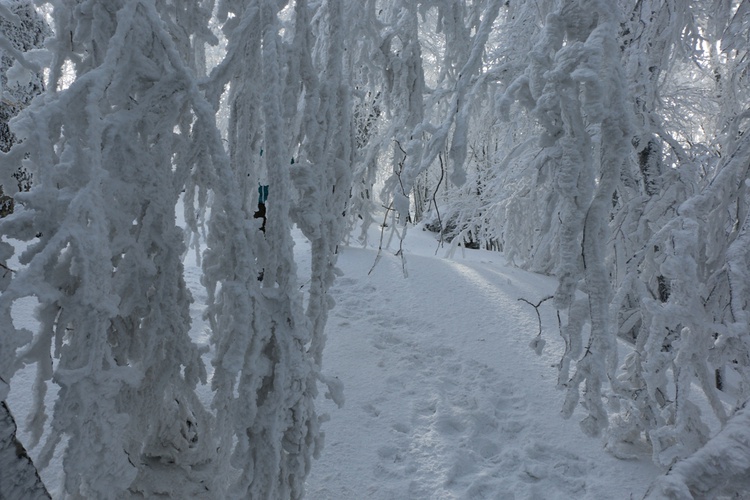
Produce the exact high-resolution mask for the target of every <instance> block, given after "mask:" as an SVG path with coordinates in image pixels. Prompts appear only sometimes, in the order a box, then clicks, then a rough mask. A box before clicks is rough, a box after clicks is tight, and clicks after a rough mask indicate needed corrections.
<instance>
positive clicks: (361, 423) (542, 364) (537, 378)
mask: <svg viewBox="0 0 750 500" xmlns="http://www.w3.org/2000/svg"><path fill="white" fill-rule="evenodd" d="M415 236H417V235H416V234H415ZM425 236H426V235H425ZM425 236H421V239H422V241H427V240H425V239H424V238H425ZM418 240H419V238H418ZM415 245H416V246H417V251H418V253H422V254H425V255H426V254H428V253H429V251H432V252H434V247H432V248H431V249H430V250H428V251H425V252H419V248H420V245H419V243H416V244H415ZM421 248H423V249H425V250H426V249H427V248H426V247H421ZM374 258H375V252H374V251H373V250H370V249H358V248H344V249H343V250H342V253H341V255H340V258H339V267H340V268H341V269H342V271H343V272H344V276H343V277H342V278H339V280H338V281H337V284H336V285H335V287H334V289H333V290H332V294H333V296H334V298H335V300H336V302H337V305H336V307H335V308H334V309H333V311H332V312H331V317H330V319H329V323H328V344H327V348H326V352H325V356H324V368H325V370H326V371H327V373H328V374H330V375H335V376H338V377H339V378H341V379H342V380H343V382H344V384H345V395H346V398H347V401H346V405H345V407H344V408H343V409H337V408H335V406H333V405H332V404H330V403H328V402H325V401H322V398H321V401H319V408H320V409H321V411H328V412H329V413H330V415H331V421H330V422H328V423H327V424H326V425H325V427H324V430H325V431H326V447H325V449H324V451H323V453H322V456H321V457H320V459H319V460H317V461H316V463H315V464H314V466H313V471H312V473H311V476H310V477H309V479H308V481H307V498H309V499H315V500H324V499H354V498H362V499H365V498H366V499H451V498H457V499H458V498H461V499H484V498H492V499H586V498H588V499H627V498H630V497H631V494H632V495H633V498H640V497H642V495H643V493H644V492H645V490H646V488H647V486H648V484H649V483H650V482H651V481H652V480H653V478H654V477H655V476H656V475H657V474H658V471H657V470H656V469H655V467H654V466H653V465H652V464H651V463H650V461H649V457H648V455H647V453H646V451H645V450H644V453H643V456H642V459H641V460H637V461H621V460H617V459H615V458H613V457H612V456H610V455H609V454H608V453H607V452H606V451H604V449H603V446H602V444H601V442H600V441H599V440H596V439H589V438H586V437H585V436H584V435H583V434H582V432H581V430H580V429H579V428H578V425H577V419H576V416H574V418H573V419H571V420H570V421H565V420H563V419H562V417H560V415H559V410H560V408H561V407H562V396H563V394H562V393H561V392H559V391H557V390H556V389H555V378H556V368H555V367H554V366H552V365H553V364H554V363H556V362H557V360H558V359H559V356H558V354H559V349H560V347H561V346H560V342H559V341H558V340H557V323H556V318H555V316H554V312H553V311H552V308H551V307H549V306H547V307H546V308H545V306H543V307H542V309H541V310H542V319H543V323H544V336H545V339H546V340H547V342H548V343H547V347H546V352H545V353H544V354H543V355H542V356H541V357H537V356H536V355H535V354H534V352H533V350H532V349H531V348H529V342H530V341H531V340H532V339H533V338H534V336H535V335H536V333H537V332H538V323H537V318H536V314H535V313H534V310H533V308H532V307H531V306H529V305H528V304H525V303H523V302H520V301H519V300H518V299H519V298H525V299H527V300H530V301H532V302H535V303H536V302H537V301H538V300H539V299H541V298H543V297H544V296H546V295H549V294H550V293H551V292H552V290H554V286H555V283H554V281H553V280H551V279H548V278H545V277H540V276H537V275H533V274H530V273H525V272H523V271H520V270H517V269H513V268H510V267H507V266H505V265H503V264H502V263H501V261H502V257H501V256H500V255H499V254H492V253H488V252H467V254H466V255H465V256H463V257H461V256H459V257H456V258H455V259H452V260H450V259H441V258H435V257H428V256H422V255H415V254H407V268H408V271H409V277H408V278H404V277H403V274H402V271H401V260H400V258H398V257H394V256H392V254H388V253H384V257H383V259H382V260H381V261H380V263H379V264H378V266H377V267H376V268H375V270H374V271H373V272H372V274H371V275H369V276H368V275H367V271H368V270H369V269H370V267H371V266H372V262H373V260H374ZM471 259H484V262H482V261H479V260H471ZM492 261H494V262H492ZM551 352H553V353H552V354H551Z"/></svg>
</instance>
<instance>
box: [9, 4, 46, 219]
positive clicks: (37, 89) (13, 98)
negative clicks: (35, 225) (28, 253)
mask: <svg viewBox="0 0 750 500" xmlns="http://www.w3.org/2000/svg"><path fill="white" fill-rule="evenodd" d="M0 9H2V11H0V97H1V98H0V151H3V152H7V151H8V150H9V149H10V147H11V146H12V145H13V142H14V141H15V138H14V137H13V134H12V132H11V131H10V128H9V126H8V122H9V121H10V119H11V118H13V117H14V116H15V115H17V114H18V112H19V111H20V110H21V109H23V108H24V107H26V106H27V105H28V104H29V102H31V99H33V98H34V97H35V96H37V95H39V94H40V93H41V92H42V91H43V90H44V82H43V78H42V74H41V65H39V64H38V63H37V62H35V61H34V60H33V57H31V54H29V52H30V51H34V50H35V49H40V48H41V47H42V44H43V42H44V39H45V38H46V37H47V36H49V35H50V30H49V26H48V25H47V23H46V22H45V21H44V19H43V18H42V16H41V15H40V14H39V13H38V12H37V11H36V9H35V8H34V4H33V3H32V2H31V0H13V1H12V2H10V3H8V4H7V5H3V6H0ZM15 179H16V182H15V183H16V184H17V185H18V189H19V190H21V191H28V190H29V187H30V186H31V178H30V175H29V173H28V172H27V171H26V170H24V169H23V168H19V170H18V171H17V172H16V174H15ZM12 211H13V198H12V197H11V196H8V195H7V194H3V192H2V188H0V216H2V215H6V214H8V213H10V212H12Z"/></svg>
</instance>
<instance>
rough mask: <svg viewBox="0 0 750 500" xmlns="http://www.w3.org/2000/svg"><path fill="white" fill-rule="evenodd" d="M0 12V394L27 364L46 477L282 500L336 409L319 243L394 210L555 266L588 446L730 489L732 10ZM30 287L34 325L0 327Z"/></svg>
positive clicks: (218, 1)
mask: <svg viewBox="0 0 750 500" xmlns="http://www.w3.org/2000/svg"><path fill="white" fill-rule="evenodd" d="M0 20H2V23H1V24H0V26H1V27H2V33H0V50H2V52H3V59H2V67H1V68H0V69H2V108H0V117H2V127H3V128H1V129H0V137H1V138H2V141H3V142H2V143H0V145H1V146H2V151H3V152H2V153H1V154H0V185H2V187H3V192H4V195H6V196H7V197H11V198H12V199H11V198H3V201H4V203H5V205H4V207H6V206H7V207H8V208H3V211H4V212H10V211H11V209H12V212H13V213H12V214H11V215H8V216H7V217H5V218H3V219H2V222H0V234H2V236H3V241H2V242H0V265H1V267H2V268H3V271H4V272H3V273H2V276H1V278H0V290H2V295H0V329H1V330H0V377H1V378H2V381H1V382H0V399H3V400H4V399H5V396H6V395H7V393H8V391H9V390H10V388H11V387H12V385H13V382H12V379H13V375H14V374H15V373H16V372H18V370H20V369H21V368H23V367H25V366H29V365H33V366H35V367H36V373H37V383H36V384H35V401H36V405H35V408H34V411H33V414H32V415H31V418H30V420H29V422H28V425H29V427H30V428H31V429H32V435H33V436H34V438H33V440H32V441H33V442H31V443H23V445H24V446H26V447H27V448H30V447H35V446H36V445H37V444H39V445H40V446H42V452H41V454H40V457H41V459H40V460H39V461H38V462H37V463H36V464H34V465H36V466H37V467H44V466H45V464H46V463H48V462H49V460H50V459H51V457H52V456H53V455H54V454H55V453H59V452H60V450H64V455H63V463H64V470H65V474H66V480H65V486H64V487H65V491H66V493H67V495H69V496H71V497H72V498H76V497H79V496H83V497H92V498H93V497H96V498H109V497H111V496H113V495H114V496H116V495H119V494H123V493H125V492H129V493H130V494H133V495H144V496H149V495H152V494H155V493H162V492H163V491H162V489H163V488H165V485H172V486H171V487H174V488H178V487H179V488H181V490H179V491H180V492H181V494H183V495H189V494H193V495H199V494H202V493H203V494H205V491H210V492H211V495H212V496H215V497H217V498H221V497H231V498H236V497H250V498H268V497H271V498H299V497H301V496H302V495H303V494H304V479H305V477H306V475H307V473H308V472H309V470H310V467H312V466H314V464H313V456H314V455H315V454H316V453H317V452H318V451H319V448H320V446H321V444H322V443H321V440H320V438H319V437H320V427H321V424H322V422H321V419H320V418H319V415H318V414H317V413H316V410H315V406H314V404H313V401H314V399H315V397H316V395H317V394H318V391H319V390H321V389H322V390H323V391H325V392H327V394H328V395H329V396H330V397H332V398H334V399H338V398H340V397H341V387H340V385H339V384H338V383H337V381H336V380H335V379H333V378H331V377H328V376H327V375H326V374H325V372H324V371H323V370H322V360H323V355H324V346H325V324H326V321H327V316H328V310H329V308H330V307H331V306H332V304H331V301H330V300H329V299H328V297H327V291H328V289H329V287H330V286H331V285H332V283H333V281H334V279H335V276H336V269H335V262H336V249H337V246H338V245H339V243H341V242H342V241H346V242H348V243H349V244H356V242H357V241H358V240H359V241H360V242H363V239H364V238H365V237H366V234H367V229H368V228H369V227H370V226H371V225H373V224H382V225H383V226H384V231H385V232H386V233H388V234H386V235H385V236H386V237H392V238H398V239H402V240H403V239H404V238H406V237H407V233H408V230H409V229H410V228H412V227H413V226H414V224H416V223H421V224H424V227H428V228H430V229H431V230H433V231H436V232H438V233H439V234H440V235H441V236H442V238H444V240H445V243H446V245H453V246H454V248H455V246H457V245H463V246H468V247H482V248H488V249H495V250H498V251H502V252H503V253H504V254H505V255H506V256H507V258H508V259H509V261H511V262H513V263H514V264H515V265H517V266H519V267H522V268H524V269H527V270H531V271H534V272H538V273H542V274H547V275H551V276H555V277H556V279H557V280H558V288H557V290H556V292H555V294H554V297H553V298H552V301H551V303H552V304H553V306H554V307H555V309H556V310H557V311H558V317H559V322H560V324H559V329H560V334H561V335H562V337H563V338H564V340H565V345H566V350H565V353H564V355H563V357H562V358H561V359H560V362H559V378H558V382H557V383H558V386H559V388H560V389H561V390H563V391H565V393H566V403H565V406H564V408H563V413H564V414H567V415H571V414H572V412H573V409H574V408H576V407H578V406H581V407H583V408H585V410H586V412H587V417H586V418H585V419H584V420H583V421H582V422H581V427H582V430H583V432H584V433H586V434H588V435H591V436H598V435H602V434H603V435H605V436H606V439H607V447H608V449H610V450H611V451H612V453H614V454H615V455H617V456H621V457H623V458H627V455H628V452H627V450H628V444H629V443H633V442H640V441H643V442H646V443H648V445H649V446H650V447H651V449H652V450H653V459H654V461H655V463H657V464H659V465H661V466H663V467H664V469H665V471H667V470H668V471H669V472H668V473H667V474H666V475H665V477H664V478H662V480H660V481H657V483H656V484H655V485H654V488H653V494H654V495H661V496H667V497H672V498H690V496H689V495H693V496H697V497H700V496H701V495H704V494H706V492H713V491H717V490H722V489H724V490H726V491H727V492H731V491H732V490H733V489H735V490H737V489H738V488H741V487H746V486H747V485H744V484H743V482H744V481H746V479H744V478H746V477H747V471H748V470H750V447H749V446H748V444H747V443H748V442H750V430H749V429H750V426H748V424H749V423H750V410H746V409H745V407H744V405H745V402H746V401H747V400H748V398H749V397H750V317H749V316H748V314H749V313H750V311H749V308H748V300H749V299H750V290H748V289H747V288H748V283H750V279H749V278H750V275H749V274H748V263H749V260H748V259H749V257H750V256H748V251H750V234H749V232H748V229H749V228H748V224H750V222H749V221H748V194H747V189H748V185H750V182H748V173H749V172H748V169H749V168H750V134H747V133H746V130H747V128H748V123H749V122H748V118H750V111H749V109H748V104H749V102H750V101H749V99H748V97H749V96H748V94H749V92H750V91H748V63H749V62H750V61H749V60H748V48H749V47H750V2H748V1H747V0H689V1H687V0H618V1H604V0H533V1H516V0H505V1H501V0H476V1H470V0H424V1H410V0H357V1H343V0H319V1H315V0H298V1H294V2H291V1H283V0H252V1H251V0H246V1H241V0H192V1H189V2H188V1H182V0H106V1H104V0H101V1H96V0H80V1H73V0H57V1H49V2H47V1H41V0H39V1H36V2H35V3H31V2H30V1H26V0H3V1H2V2H0ZM47 35H49V36H48V37H47V38H46V42H44V43H42V39H44V37H45V36H47ZM11 118H12V119H11ZM9 121H10V128H8V127H7V124H8V122H9ZM259 184H262V185H268V186H269V198H268V202H267V207H266V210H267V224H266V225H265V228H264V231H261V230H260V225H261V222H260V220H259V219H256V218H254V217H253V215H254V212H255V211H256V210H257V208H258V207H257V200H258V190H257V188H258V185H259ZM183 207H184V219H185V220H186V221H187V226H188V227H187V228H182V227H179V226H178V225H177V223H176V215H177V210H182V209H183ZM293 225H296V226H297V227H298V228H299V229H301V230H302V232H303V233H304V235H305V236H306V237H307V238H308V239H309V240H310V241H311V249H312V250H311V251H312V260H311V261H312V264H311V269H310V275H311V281H310V286H309V287H308V288H307V289H305V290H304V291H301V290H300V289H299V288H298V286H297V280H296V273H297V268H296V267H297V266H296V262H295V259H294V254H293V252H292V245H293V242H292V237H291V228H292V226H293ZM188 251H193V252H201V255H200V259H201V262H202V269H203V278H202V279H203V284H204V285H205V286H206V288H207V290H208V297H209V298H208V304H207V309H206V311H205V315H206V317H207V318H208V320H209V322H210V326H211V349H212V350H213V352H214V354H213V357H212V359H211V360H210V364H211V370H210V372H211V376H210V380H209V376H208V373H209V372H208V371H207V367H206V364H205V362H204V359H203V356H204V355H205V353H206V352H207V351H206V350H207V347H205V346H199V345H197V344H196V343H194V342H193V341H192V340H191V338H190V337H189V335H188V331H189V329H190V318H189V314H188V308H189V306H190V303H191V297H190V294H189V292H188V291H187V289H186V287H185V281H184V276H183V264H182V258H183V256H184V255H185V252H188ZM407 269H408V266H407V265H406V263H404V274H407ZM260 276H262V279H258V278H259V277H260ZM29 298H32V299H33V300H35V301H37V302H38V305H37V309H36V310H37V322H38V328H37V329H36V330H35V331H30V330H28V329H24V328H19V327H17V326H16V325H15V324H14V321H13V309H14V306H15V305H16V304H17V303H19V302H20V301H23V300H28V299H29ZM618 338H619V339H626V340H627V341H628V342H630V343H631V344H632V346H633V350H632V352H631V353H629V354H628V355H627V356H624V357H623V356H620V355H618V350H617V339H618ZM535 347H536V348H538V349H543V348H544V344H543V339H541V338H540V339H538V341H537V342H536V344H535ZM48 383H51V384H54V385H55V386H56V387H58V388H59V390H58V392H57V397H56V398H55V400H54V403H53V404H52V405H49V404H48V403H47V402H46V401H45V396H46V395H47V386H48ZM207 383H210V385H211V390H212V394H213V400H212V403H211V405H210V407H206V406H205V405H203V404H202V403H201V402H200V400H199V399H198V398H197V396H196V393H195V390H196V387H197V386H198V385H200V384H207ZM691 392H692V393H693V394H694V395H695V393H696V392H697V393H698V394H697V395H698V396H699V397H702V398H705V399H706V400H707V401H708V405H709V406H710V408H711V410H712V412H713V415H703V414H701V412H700V410H699V408H698V406H697V405H696V404H695V403H694V401H693V400H692V399H691ZM10 410H11V411H12V408H11V409H10ZM555 410H556V409H555ZM3 412H4V413H3V415H7V418H6V417H5V416H4V417H3V420H2V422H8V423H7V424H5V423H3V426H4V427H3V429H10V428H11V427H12V426H13V425H14V424H13V422H12V419H11V418H10V413H9V412H8V409H7V406H5V405H4V406H3ZM80 415H87V416H90V418H87V419H85V420H83V419H81V418H78V416H80ZM710 419H716V420H717V421H718V422H719V424H720V426H721V428H722V430H721V431H720V432H718V433H711V431H710V430H709V424H708V422H709V420H710ZM175 422H180V423H181V424H180V425H175ZM45 426H46V427H45ZM45 428H46V429H48V430H47V431H46V432H45ZM8 435H9V436H10V435H11V433H10V432H9V433H8ZM43 436H44V439H43V440H42V437H43ZM40 441H42V442H41V443H40ZM0 442H2V443H6V442H7V443H11V441H6V440H4V438H3V441H0ZM11 444H12V443H11ZM8 446H11V445H10V444H9V445H8ZM8 449H10V448H8ZM13 453H15V451H14V452H13ZM18 464H20V465H18V467H22V466H23V465H24V464H23V463H21V462H18ZM717 464H720V467H717ZM29 466H30V467H32V468H33V466H31V465H30V463H29ZM32 472H33V471H32ZM28 477H29V478H30V479H29V481H30V483H29V484H31V483H33V477H34V474H31V473H30V475H29V476H28ZM38 486H39V488H40V490H39V491H40V493H39V494H40V495H43V494H44V493H43V491H42V490H43V486H41V485H38ZM28 487H29V488H30V487H31V486H28ZM191 488H192V489H191ZM175 491H177V490H175ZM658 497H659V496H656V498H658Z"/></svg>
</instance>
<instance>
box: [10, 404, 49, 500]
mask: <svg viewBox="0 0 750 500" xmlns="http://www.w3.org/2000/svg"><path fill="white" fill-rule="evenodd" d="M16 429H17V427H16V421H15V420H14V419H13V415H11V413H10V409H9V408H8V405H7V404H5V401H3V402H2V403H0V498H2V499H3V500H16V499H18V500H34V499H39V498H47V499H48V498H51V497H50V495H49V493H47V489H46V488H45V487H44V483H42V480H41V478H40V477H39V474H38V473H37V470H36V467H34V463H33V462H32V461H31V458H29V455H28V454H27V453H26V449H25V448H24V447H23V445H22V444H21V443H20V442H19V441H18V439H17V438H16Z"/></svg>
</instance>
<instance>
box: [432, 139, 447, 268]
mask: <svg viewBox="0 0 750 500" xmlns="http://www.w3.org/2000/svg"><path fill="white" fill-rule="evenodd" d="M438 158H439V159H440V179H438V183H437V186H435V191H434V192H433V193H432V204H433V205H435V213H436V214H437V219H438V224H439V225H440V241H438V247H437V248H436V249H435V255H437V253H438V250H440V248H441V247H442V246H443V221H442V219H441V218H440V210H439V209H438V204H437V198H436V197H437V193H438V189H440V184H441V183H442V182H443V177H445V165H443V153H439V154H438Z"/></svg>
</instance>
